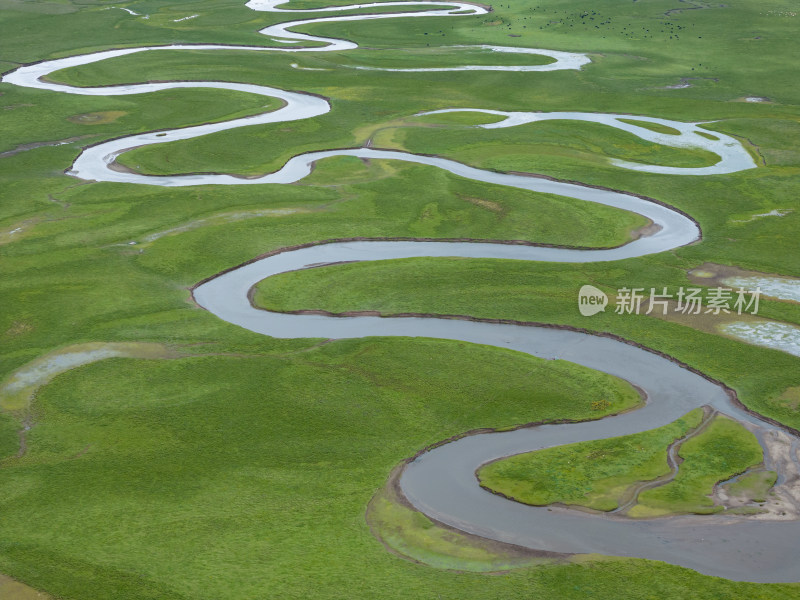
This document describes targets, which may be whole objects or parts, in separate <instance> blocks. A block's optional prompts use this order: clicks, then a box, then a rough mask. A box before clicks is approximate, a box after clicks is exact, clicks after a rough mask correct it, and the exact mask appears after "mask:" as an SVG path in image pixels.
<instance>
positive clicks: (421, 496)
mask: <svg viewBox="0 0 800 600" xmlns="http://www.w3.org/2000/svg"><path fill="white" fill-rule="evenodd" d="M283 3H284V2H283V1H280V0H252V1H251V2H249V3H248V4H247V6H248V7H250V8H251V9H253V10H259V11H270V12H290V13H330V12H337V11H338V12H341V11H351V10H356V9H369V8H375V7H381V8H383V7H387V6H397V7H404V8H410V7H415V6H416V7H421V6H424V7H426V9H427V10H423V11H418V12H401V13H378V14H360V15H359V14H355V15H354V14H347V15H335V16H328V17H315V18H311V19H302V20H294V21H288V22H284V23H280V24H277V25H272V26H270V27H266V28H264V29H262V30H261V33H263V34H264V35H266V36H269V37H270V38H271V39H273V40H274V41H276V42H280V43H281V44H282V46H281V47H259V46H224V45H171V46H148V47H140V48H127V49H121V50H108V51H104V52H96V53H92V54H86V55H80V56H72V57H68V58H62V59H57V60H51V61H44V62H41V63H37V64H33V65H27V66H23V67H20V68H19V69H17V70H15V71H12V72H11V73H8V74H7V75H5V76H4V77H3V81H5V82H7V83H12V84H16V85H20V86H26V87H32V88H37V89H43V90H51V91H54V92H59V93H68V94H81V95H126V94H141V93H147V92H152V91H157V90H163V89H172V88H203V87H212V88H224V89H230V90H237V91H244V92H249V93H253V94H260V95H263V96H269V97H276V98H280V99H281V100H283V101H284V103H285V104H284V106H283V107H282V108H280V109H278V110H275V111H273V112H268V113H264V114H260V115H255V116H252V117H246V118H241V119H234V120H231V121H227V122H224V123H214V124H207V125H200V126H196V127H186V128H181V129H173V130H168V131H162V132H151V133H145V134H140V135H133V136H127V137H123V138H119V139H116V140H111V141H108V142H104V143H101V144H98V145H95V146H92V147H89V148H86V149H85V150H84V151H83V152H82V153H81V154H80V155H79V156H78V158H77V159H76V160H75V162H74V164H73V165H72V167H71V169H70V170H69V171H68V173H69V174H70V175H73V176H75V177H78V178H80V179H84V180H89V181H106V182H121V183H136V184H143V185H155V186H164V187H170V186H192V185H207V184H217V185H260V184H266V183H272V184H286V183H292V182H295V181H299V180H300V179H302V178H303V177H305V176H307V175H308V174H309V173H310V172H311V169H312V167H313V164H314V162H316V161H319V160H322V159H324V158H327V157H331V156H356V157H360V158H369V159H382V160H399V161H406V162H414V163H420V164H425V165H430V166H432V167H436V168H440V169H444V170H447V171H449V172H451V173H453V174H455V175H457V176H460V177H465V178H469V179H473V180H477V181H482V182H487V183H492V184H495V185H498V186H507V187H515V188H520V189H526V190H531V191H536V192H545V193H551V194H558V195H561V196H564V197H568V198H573V199H574V200H575V201H576V202H595V203H599V204H604V205H607V206H613V207H616V208H621V209H624V210H629V211H633V212H636V213H638V214H640V215H643V216H644V217H646V218H648V219H650V220H651V221H652V222H653V223H654V224H655V225H657V226H658V227H657V228H654V229H655V230H656V231H655V233H653V234H652V235H649V236H646V237H643V238H640V239H637V240H635V241H632V242H630V243H628V244H626V245H624V246H622V247H619V248H613V249H604V250H578V249H566V248H548V247H536V246H519V245H504V244H496V243H449V242H413V241H398V242H392V241H380V242H378V241H375V242H366V241H362V242H349V243H348V242H344V243H329V244H320V245H316V246H311V247H304V248H299V249H294V250H288V251H285V252H280V253H278V254H274V255H272V256H269V257H267V258H263V259H261V260H257V261H255V262H251V263H248V264H246V265H242V266H239V267H237V268H234V269H232V270H230V271H228V272H225V273H223V274H220V275H218V276H216V277H214V278H212V279H210V280H208V281H206V282H204V283H202V284H200V285H198V286H197V287H196V288H195V290H194V298H195V300H196V301H197V303H198V304H199V305H200V306H202V307H204V308H206V309H207V310H209V311H211V312H212V313H214V314H216V315H217V316H219V317H220V318H222V319H224V320H226V321H228V322H230V323H233V324H236V325H239V326H241V327H246V328H248V329H250V330H253V331H256V332H259V333H263V334H265V335H270V336H274V337H283V338H293V337H323V338H354V337H364V336H420V337H436V338H443V339H453V340H463V341H468V342H474V343H480V344H489V345H493V346H498V347H503V348H511V349H514V350H518V351H520V352H526V353H528V354H531V355H534V356H538V357H541V358H549V359H552V358H558V359H562V360H568V361H572V362H575V363H578V364H581V365H585V366H587V367H590V368H593V369H597V370H600V371H604V372H607V373H610V374H612V375H615V376H618V377H621V378H623V379H626V380H628V381H630V382H631V383H633V384H635V385H637V386H639V387H640V388H642V389H643V390H645V391H646V394H647V402H646V404H645V406H644V407H643V408H641V409H639V410H636V411H633V412H629V413H625V414H623V415H619V416H615V417H609V418H605V419H601V420H598V421H591V422H586V423H577V424H569V425H547V426H539V427H534V428H526V429H519V430H516V431H512V432H504V433H488V434H480V435H474V436H468V437H464V438H462V439H459V440H457V441H454V442H450V443H447V444H444V445H441V446H439V447H437V448H435V449H433V450H430V451H428V452H425V453H423V454H421V455H420V456H418V457H417V458H416V459H415V460H414V461H412V462H411V463H410V464H408V465H407V467H406V468H405V470H404V471H403V473H402V476H401V479H400V485H401V487H402V490H403V492H404V494H405V495H406V496H407V498H408V499H409V500H410V501H411V502H412V504H413V505H414V506H416V507H417V508H418V509H419V510H421V511H422V512H424V513H426V514H427V515H429V516H431V517H433V518H435V519H437V520H439V521H442V522H444V523H447V524H449V525H452V526H454V527H457V528H459V529H462V530H464V531H468V532H471V533H476V534H478V535H482V536H485V537H488V538H492V539H497V540H501V541H506V542H511V543H515V544H520V545H524V546H528V547H530V548H535V549H542V550H552V551H558V552H575V553H587V552H596V553H601V554H608V555H620V556H637V557H643V558H650V559H655V560H664V561H667V562H670V563H673V564H678V565H683V566H686V567H690V568H692V569H696V570H698V571H700V572H703V573H707V574H711V575H719V576H722V577H727V578H730V579H737V580H750V581H761V582H779V581H800V563H798V561H797V557H796V552H797V548H798V544H797V540H798V539H800V522H796V521H793V522H755V521H748V520H747V519H743V518H732V517H723V516H713V517H700V516H686V517H675V518H670V519H657V520H650V521H633V520H624V519H619V518H607V517H600V516H597V515H589V514H585V513H580V512H575V511H570V510H566V509H555V508H554V509H547V508H537V507H531V506H525V505H522V504H517V503H514V502H510V501H508V500H505V499H503V498H501V497H499V496H496V495H494V494H491V493H489V492H487V491H485V490H483V489H481V488H480V487H479V485H478V482H477V479H476V477H475V470H476V469H477V468H478V467H479V466H480V465H481V464H484V463H486V462H488V461H491V460H495V459H497V458H500V457H502V456H507V455H510V454H516V453H519V452H526V451H530V450H536V449H542V448H547V447H551V446H554V445H559V444H567V443H572V442H577V441H585V440H594V439H602V438H607V437H611V436H617V435H624V434H630V433H635V432H639V431H643V430H647V429H652V428H655V427H658V426H661V425H664V424H666V423H669V422H671V421H673V420H674V419H677V418H678V417H680V416H681V415H683V414H685V413H686V412H688V411H690V410H691V409H693V408H696V407H699V406H704V405H710V406H713V407H714V408H716V409H717V410H718V411H719V412H721V413H724V414H726V415H728V416H731V417H733V418H735V419H737V420H739V421H741V422H743V423H746V424H748V426H750V427H752V428H754V429H755V430H757V431H758V432H759V433H763V432H765V431H768V430H770V429H773V428H775V426H774V425H772V424H770V423H768V422H765V421H763V420H761V419H759V418H758V417H756V416H754V415H752V414H749V413H747V412H746V411H744V410H743V409H741V408H740V407H739V406H737V405H736V403H735V402H734V401H733V400H732V398H731V396H730V394H729V393H728V392H727V390H726V389H725V388H724V387H723V386H722V385H721V384H718V383H715V382H712V381H710V380H708V379H706V378H704V377H703V376H701V375H700V374H698V373H695V372H692V371H690V370H689V369H686V368H684V367H682V366H680V365H679V364H677V363H676V362H674V361H671V360H669V359H668V358H666V357H663V356H660V355H658V354H656V353H654V352H651V351H648V350H647V349H642V348H639V347H636V346H634V345H632V344H629V343H626V342H625V341H623V340H618V339H612V338H609V337H601V336H596V335H592V334H589V333H585V332H579V331H570V330H561V329H554V328H550V327H537V326H523V325H511V324H497V323H486V322H473V321H467V320H453V319H436V318H379V317H349V318H335V317H326V316H321V315H289V314H278V313H271V312H268V311H264V310H259V309H256V308H254V307H253V306H251V304H250V302H249V300H248V293H249V291H250V288H251V287H252V286H253V285H254V284H255V283H257V282H258V281H260V280H262V279H264V278H266V277H270V276H272V275H276V274H278V273H284V272H287V271H291V270H296V269H303V268H307V267H309V266H311V265H317V264H319V263H329V262H338V261H367V260H384V259H396V258H408V257H415V256H426V257H430V256H434V257H436V256H439V257H453V256H457V257H467V258H504V259H513V260H528V261H550V262H594V261H614V260H621V259H624V258H631V257H637V256H643V255H646V254H652V253H658V252H665V251H668V250H671V249H674V248H677V247H680V246H683V245H686V244H689V243H692V242H694V241H697V240H698V239H699V238H700V230H699V228H698V226H697V224H696V223H695V222H694V221H693V220H692V219H691V218H689V217H688V216H686V215H684V214H682V213H680V212H678V211H676V210H674V209H672V208H670V207H667V206H664V205H662V204H659V203H658V202H656V201H651V200H647V199H644V198H641V197H638V196H635V195H632V194H626V193H624V192H617V191H612V190H604V189H597V188H594V187H590V186H583V185H580V184H577V183H565V182H558V181H551V180H548V179H540V178H531V177H525V176H522V175H511V174H503V173H497V172H493V171H485V170H481V169H476V168H474V167H470V166H467V165H464V164H461V163H458V162H455V161H452V160H448V159H445V158H439V157H432V156H422V155H415V154H410V153H405V152H397V151H385V150H375V149H369V148H345V149H331V150H324V151H320V152H310V153H306V154H301V155H298V156H295V157H294V158H292V159H291V160H289V161H288V162H287V163H286V165H284V167H283V168H281V169H280V170H279V171H277V172H275V173H271V174H267V175H264V176H263V177H258V178H253V179H244V178H241V177H236V176H233V175H227V174H203V175H174V176H150V175H142V174H138V173H130V172H123V171H120V170H114V169H112V168H110V165H112V164H113V162H114V161H115V159H116V158H117V157H118V156H119V155H120V154H121V153H123V152H124V151H126V150H128V149H131V148H135V147H139V146H144V145H150V144H159V143H165V142H170V141H175V140H181V139H189V138H193V137H198V136H202V135H207V134H209V133H213V132H217V131H222V130H226V129H233V128H236V127H245V126H250V125H257V124H265V123H277V122H284V121H291V120H298V119H310V118H314V117H316V116H319V115H322V114H324V113H326V112H328V111H329V110H330V104H329V103H328V102H327V100H325V99H323V98H320V97H318V96H313V95H311V94H304V93H301V92H288V91H285V90H280V89H276V88H270V87H265V86H258V85H251V84H237V83H228V82H218V81H207V82H185V81H181V82H165V83H146V84H141V83H137V84H130V85H118V86H107V87H95V88H80V87H73V86H68V85H64V84H59V83H53V82H51V81H46V80H43V79H42V78H43V77H46V76H47V75H49V74H51V73H54V72H55V71H58V70H61V69H65V68H68V67H74V66H80V65H86V64H89V63H93V62H98V61H103V60H108V59H113V58H115V57H119V56H124V55H128V54H134V53H141V52H158V51H162V50H182V49H192V50H198V49H201V50H209V51H214V50H220V49H226V50H230V49H236V50H241V51H253V52H325V51H334V50H335V51H341V50H348V49H353V48H356V47H357V45H356V44H355V43H353V42H350V41H347V40H338V39H332V38H324V37H318V36H312V35H306V34H301V33H296V32H294V31H291V29H293V28H294V27H297V26H302V25H305V24H307V23H312V22H314V23H319V22H335V21H354V20H369V19H387V18H399V17H403V18H410V17H433V16H441V17H456V16H466V15H480V14H485V13H486V12H487V10H486V8H484V7H482V6H478V5H473V4H469V3H465V2H442V3H427V2H384V3H371V4H360V5H350V6H340V7H331V8H320V9H313V10H305V11H289V10H283V9H281V8H279V6H280V5H281V4H283ZM309 42H311V43H314V44H323V45H322V46H318V47H311V48H304V47H292V46H291V44H302V43H309ZM478 47H481V46H478ZM482 48H485V49H491V50H494V51H496V52H499V53H502V52H515V53H538V54H543V55H546V56H549V57H551V58H553V59H554V62H552V63H550V64H547V65H531V66H477V65H464V66H460V67H448V68H441V69H427V70H450V71H458V70H506V71H527V72H535V71H539V72H547V71H553V70H558V69H580V68H582V67H583V66H584V65H586V64H588V63H589V58H588V57H587V56H586V55H584V54H578V53H569V52H560V51H552V50H533V49H527V48H526V49H521V48H512V47H496V46H492V47H489V46H482ZM390 70H392V69H390ZM393 70H420V69H393ZM521 76H524V75H521ZM537 76H546V75H545V74H542V75H537ZM460 110H478V111H482V112H488V113H491V114H496V115H498V116H503V117H505V118H504V119H503V120H502V121H500V122H498V123H491V124H487V125H483V126H482V127H483V128H496V127H513V126H516V125H520V124H524V123H529V122H533V121H538V120H545V119H572V120H583V121H592V122H596V123H601V124H605V125H607V126H611V127H616V128H619V129H622V130H624V131H628V132H630V133H633V134H634V135H637V136H639V137H640V138H642V139H644V140H647V141H651V142H655V143H660V144H666V145H671V146H676V147H693V148H702V149H705V150H708V151H710V152H713V153H715V154H717V155H718V156H719V161H718V162H717V163H716V164H714V165H712V166H707V167H700V168H677V167H664V166H658V165H643V164H638V163H630V162H622V161H616V162H615V163H614V164H615V165H616V166H618V167H619V168H626V169H636V170H641V171H645V172H653V173H670V174H676V175H686V176H705V175H714V174H720V173H731V172H735V171H740V170H743V169H751V168H756V165H755V163H754V162H753V160H752V158H751V157H750V155H749V154H748V153H747V152H746V150H745V149H744V148H743V147H742V146H741V144H740V143H739V142H738V141H737V140H736V139H734V138H732V137H730V136H726V135H723V134H717V133H715V134H714V136H712V137H714V138H715V139H710V138H709V137H707V136H704V135H700V133H699V130H698V128H697V126H698V125H699V124H700V123H682V122H676V121H671V120H668V119H659V118H655V117H632V116H631V115H624V114H595V113H576V112H570V113H562V112H558V113H534V112H530V113H523V112H513V113H512V112H503V111H496V110H491V111H490V110H483V109H479V108H478V109H460ZM436 112H441V111H436ZM630 118H635V119H636V120H638V121H646V122H650V123H654V124H659V125H665V126H668V127H671V128H673V129H674V130H677V132H678V133H676V134H674V135H672V134H663V133H656V132H654V131H652V130H651V129H648V128H646V127H642V126H639V125H635V124H631V123H627V122H624V121H623V120H622V119H630ZM475 133H476V136H478V135H480V130H479V128H476V130H475ZM575 242H576V243H579V242H580V240H578V239H576V240H575ZM795 447H796V444H795Z"/></svg>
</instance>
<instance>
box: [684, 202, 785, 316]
mask: <svg viewBox="0 0 800 600" xmlns="http://www.w3.org/2000/svg"><path fill="white" fill-rule="evenodd" d="M775 212H777V211H773V213H775ZM761 216H773V215H772V213H767V214H763V215H756V217H761ZM774 216H783V214H780V215H777V214H776V215H774ZM687 275H688V276H689V281H691V282H692V283H694V284H697V285H703V286H706V287H722V288H726V289H731V290H738V289H744V290H748V291H755V290H756V289H759V290H761V296H764V297H767V298H771V299H774V300H784V301H789V302H800V279H798V278H795V277H786V276H782V275H773V274H770V273H761V272H759V271H747V270H745V269H740V268H739V267H735V266H730V265H719V264H716V263H709V262H707V263H703V264H702V265H700V266H699V267H696V268H694V269H691V270H690V271H688V272H687Z"/></svg>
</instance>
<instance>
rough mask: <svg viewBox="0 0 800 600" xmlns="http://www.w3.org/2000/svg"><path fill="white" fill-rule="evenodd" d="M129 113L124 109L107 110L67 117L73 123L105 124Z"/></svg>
mask: <svg viewBox="0 0 800 600" xmlns="http://www.w3.org/2000/svg"><path fill="white" fill-rule="evenodd" d="M127 114H128V113H127V112H125V111H122V110H105V111H102V112H92V113H83V114H80V115H73V116H71V117H67V121H70V122H71V123H80V124H81V125H105V124H106V123H113V122H114V121H116V120H117V119H119V118H120V117H124V116H125V115H127Z"/></svg>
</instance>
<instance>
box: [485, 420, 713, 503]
mask: <svg viewBox="0 0 800 600" xmlns="http://www.w3.org/2000/svg"><path fill="white" fill-rule="evenodd" d="M702 416H703V415H702V410H700V409H696V410H694V411H692V412H691V413H689V414H688V415H686V417H685V418H683V419H680V420H678V421H675V422H673V423H670V424H669V425H665V426H664V427H659V428H658V429H653V430H651V431H646V432H643V433H637V434H634V435H628V436H624V437H617V438H610V439H607V440H598V441H595V442H581V443H578V444H568V445H566V446H557V447H555V448H548V449H546V450H538V451H536V452H526V453H524V454H517V455H515V456H511V457H508V458H504V459H501V460H498V461H495V462H492V463H489V464H487V465H485V466H483V467H481V468H480V469H479V470H478V479H479V480H480V482H481V486H482V487H484V488H486V489H488V490H490V491H492V492H495V493H500V494H502V495H504V496H507V497H510V498H513V499H514V500H516V501H518V502H523V503H525V504H533V505H535V506H545V505H547V504H553V503H556V502H558V503H561V504H568V505H576V506H584V507H586V508H592V509H595V510H602V511H611V510H614V509H616V508H618V507H619V506H620V504H621V503H622V501H623V498H624V497H625V496H626V492H628V490H629V489H630V488H631V486H632V485H634V484H635V483H637V482H643V481H651V480H653V479H657V478H658V477H662V476H664V475H668V474H669V473H670V468H669V464H668V463H667V447H668V446H669V445H670V444H672V443H673V442H675V441H676V440H678V439H680V438H682V437H684V436H685V435H686V434H687V433H689V431H690V430H691V429H692V428H694V427H697V426H698V425H699V424H700V421H701V420H702Z"/></svg>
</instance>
